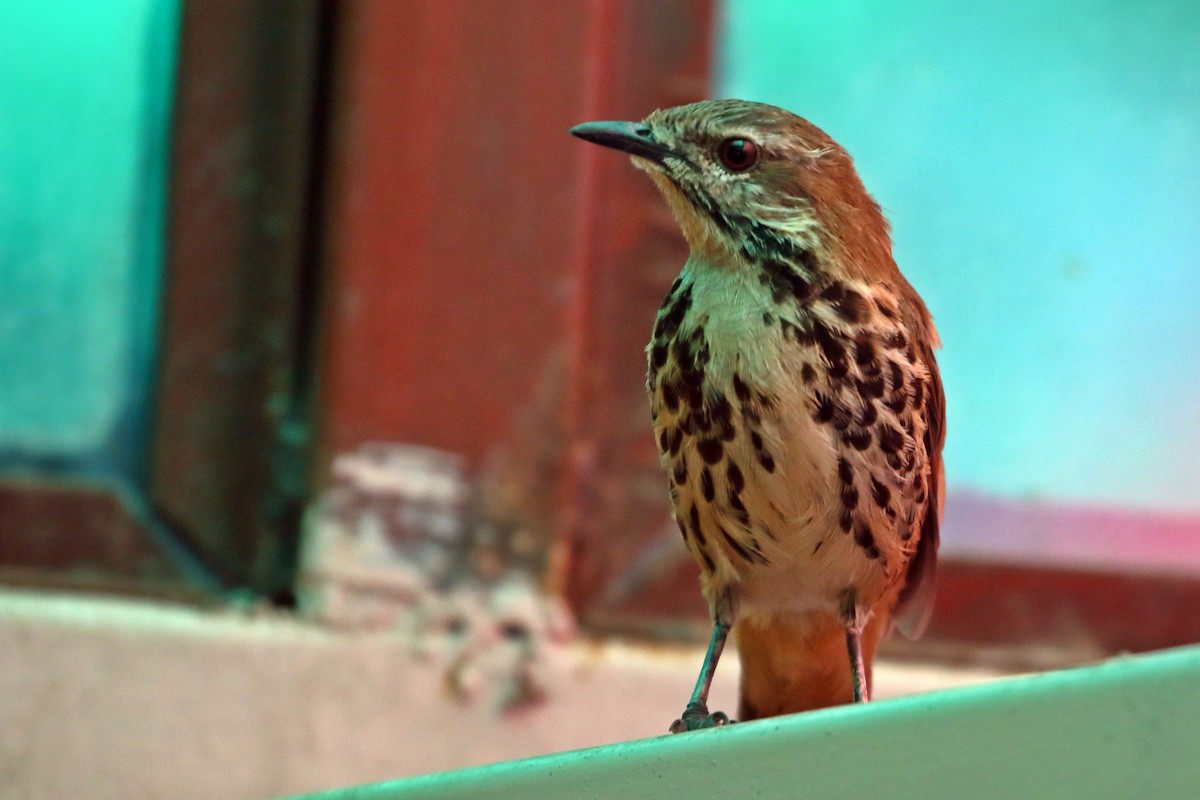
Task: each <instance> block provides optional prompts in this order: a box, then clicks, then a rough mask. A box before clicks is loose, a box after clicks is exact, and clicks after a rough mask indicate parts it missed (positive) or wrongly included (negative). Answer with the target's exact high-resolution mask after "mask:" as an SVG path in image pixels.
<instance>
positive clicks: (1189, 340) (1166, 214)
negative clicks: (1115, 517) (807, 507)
mask: <svg viewBox="0 0 1200 800" xmlns="http://www.w3.org/2000/svg"><path fill="white" fill-rule="evenodd" d="M724 6H725V9H724V15H725V21H724V30H723V34H722V36H721V40H720V45H719V47H720V51H721V60H722V64H721V68H720V73H719V78H718V86H719V93H720V94H722V95H725V96H736V97H744V98H746V99H754V100H763V101H766V102H771V103H775V104H778V105H782V106H785V107H787V108H789V109H791V110H792V111H795V112H796V113H798V114H800V115H802V116H806V117H808V118H810V119H811V120H813V121H814V122H816V123H817V124H818V125H820V126H821V127H823V128H825V129H826V130H828V131H829V132H830V133H831V134H833V136H834V137H835V138H837V139H838V140H840V141H841V142H842V143H843V144H844V145H846V147H847V148H848V149H849V150H850V152H851V153H852V154H853V155H854V156H855V159H856V161H857V162H858V164H859V167H860V171H861V172H862V173H863V176H864V180H865V181H866V183H867V186H868V188H869V189H870V190H871V191H872V192H873V193H874V194H875V195H876V197H877V198H878V199H879V200H880V202H881V203H882V205H883V206H884V208H885V210H886V211H887V212H888V214H889V216H890V217H891V219H892V222H893V225H894V228H895V241H896V252H897V258H898V260H899V262H900V264H901V268H902V269H904V270H905V271H906V272H907V274H908V275H909V277H910V279H911V280H912V281H913V283H914V284H916V285H917V287H918V288H919V289H920V290H921V291H922V293H923V294H924V295H925V297H926V299H927V300H928V301H929V304H930V306H931V308H932V310H933V312H934V317H935V320H936V322H937V324H938V327H939V328H940V329H941V333H942V338H943V341H944V343H945V349H944V350H943V351H942V354H941V356H940V358H941V363H942V366H943V375H944V377H945V382H946V390H947V395H948V396H949V420H948V423H949V439H948V441H947V457H946V460H947V468H948V473H949V479H950V481H951V483H952V484H956V485H957V486H958V487H960V488H962V487H966V488H974V489H979V490H983V491H986V492H989V493H992V494H996V495H1000V496H1008V497H1031V496H1043V497H1049V498H1051V499H1069V500H1073V501H1083V502H1086V503H1096V504H1104V505H1108V504H1119V505H1126V506H1133V507H1157V508H1169V509H1175V510H1181V511H1191V512H1197V511H1200V410H1198V408H1197V400H1196V396H1197V394H1200V3H1196V2H1194V0H1148V1H1147V2H1139V3H1130V2H1117V0H1060V1H1059V2H1051V3H1047V2H1042V0H1009V2H1004V3H991V4H987V3H962V2H952V1H951V0H904V2H897V1H895V0H890V1H889V0H878V1H876V2H866V1H865V0H838V1H837V2H800V1H798V0H726V2H725V3H724ZM950 497H951V500H953V498H954V497H955V493H954V492H953V491H952V492H951V493H950Z"/></svg>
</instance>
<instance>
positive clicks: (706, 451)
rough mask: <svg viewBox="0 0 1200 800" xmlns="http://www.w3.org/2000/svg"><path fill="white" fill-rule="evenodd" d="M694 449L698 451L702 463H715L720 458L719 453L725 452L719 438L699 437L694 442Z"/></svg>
mask: <svg viewBox="0 0 1200 800" xmlns="http://www.w3.org/2000/svg"><path fill="white" fill-rule="evenodd" d="M696 450H697V451H699V453H700V457H701V458H703V459H704V463H706V464H715V463H717V462H718V461H720V460H721V455H722V454H723V453H724V452H725V447H724V446H723V445H722V444H721V440H720V439H701V440H700V441H699V442H698V443H697V444H696Z"/></svg>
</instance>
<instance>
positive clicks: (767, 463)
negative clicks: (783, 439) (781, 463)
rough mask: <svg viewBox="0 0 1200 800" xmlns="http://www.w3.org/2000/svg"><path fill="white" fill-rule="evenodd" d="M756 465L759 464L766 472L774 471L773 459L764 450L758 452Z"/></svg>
mask: <svg viewBox="0 0 1200 800" xmlns="http://www.w3.org/2000/svg"><path fill="white" fill-rule="evenodd" d="M758 463H759V464H761V465H762V468H763V469H765V470H766V471H767V472H774V471H775V459H774V458H772V457H771V454H770V453H768V452H767V451H766V450H760V451H759V452H758Z"/></svg>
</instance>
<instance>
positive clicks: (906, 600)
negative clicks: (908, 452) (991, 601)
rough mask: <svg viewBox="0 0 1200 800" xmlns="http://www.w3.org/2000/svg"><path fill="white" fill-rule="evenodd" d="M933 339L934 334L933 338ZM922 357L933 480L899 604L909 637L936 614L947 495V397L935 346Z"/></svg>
mask: <svg viewBox="0 0 1200 800" xmlns="http://www.w3.org/2000/svg"><path fill="white" fill-rule="evenodd" d="M931 338H932V337H931ZM920 356H921V358H922V359H923V360H924V361H925V364H926V365H927V366H928V367H929V386H928V391H926V392H925V407H924V414H925V442H924V443H925V453H926V457H927V458H928V459H929V467H930V481H929V491H928V492H927V493H926V495H927V499H926V508H925V521H924V522H923V523H922V524H921V538H920V540H918V542H917V552H916V553H914V554H913V557H912V560H911V561H909V563H908V575H907V577H906V580H905V584H904V589H903V590H901V592H900V598H899V600H898V601H897V603H896V610H895V616H894V617H893V619H894V620H895V624H896V627H898V628H899V629H900V632H901V633H902V634H904V637H905V638H906V639H916V638H917V637H918V636H920V635H921V634H922V633H924V631H925V626H926V625H928V624H929V617H930V616H931V615H932V613H933V596H934V590H935V588H936V584H937V551H938V538H939V536H938V529H939V526H940V524H941V520H942V506H943V504H944V499H945V494H946V491H945V489H946V480H945V474H944V473H943V471H942V444H943V442H944V441H945V439H946V396H945V394H944V392H943V390H942V378H941V375H939V374H938V369H937V362H936V361H935V360H934V357H933V349H932V347H930V346H928V345H925V346H922V347H921V348H920Z"/></svg>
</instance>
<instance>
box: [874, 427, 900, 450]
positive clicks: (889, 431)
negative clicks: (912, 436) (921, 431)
mask: <svg viewBox="0 0 1200 800" xmlns="http://www.w3.org/2000/svg"><path fill="white" fill-rule="evenodd" d="M903 447H904V434H903V433H902V432H901V431H900V430H898V429H897V428H895V427H893V426H891V425H880V426H879V449H880V450H882V451H883V452H885V453H899V452H900V450H901V449H902V448H903Z"/></svg>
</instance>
